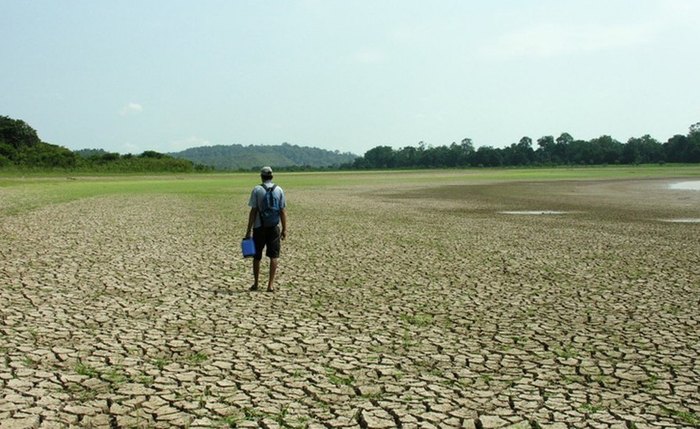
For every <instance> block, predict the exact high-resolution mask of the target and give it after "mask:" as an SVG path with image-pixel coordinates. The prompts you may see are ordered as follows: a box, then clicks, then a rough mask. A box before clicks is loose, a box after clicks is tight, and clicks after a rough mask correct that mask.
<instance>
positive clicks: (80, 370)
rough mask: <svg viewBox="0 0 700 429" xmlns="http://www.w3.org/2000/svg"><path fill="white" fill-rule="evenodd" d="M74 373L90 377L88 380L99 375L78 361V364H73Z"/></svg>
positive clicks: (93, 369)
mask: <svg viewBox="0 0 700 429" xmlns="http://www.w3.org/2000/svg"><path fill="white" fill-rule="evenodd" d="M75 372H76V373H77V374H78V375H84V376H86V377H90V378H93V377H97V376H98V375H99V373H98V372H97V370H96V369H95V368H93V367H91V366H90V365H87V364H85V363H83V362H81V361H78V363H77V364H75Z"/></svg>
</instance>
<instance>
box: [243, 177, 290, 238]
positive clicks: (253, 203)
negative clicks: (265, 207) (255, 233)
mask: <svg viewBox="0 0 700 429" xmlns="http://www.w3.org/2000/svg"><path fill="white" fill-rule="evenodd" d="M274 185H275V184H274V183H272V181H270V180H268V181H267V182H265V186H267V187H268V189H269V188H271V187H272V186H274ZM272 192H274V193H275V195H276V196H277V198H279V200H280V210H281V209H283V208H285V206H286V201H285V199H284V191H283V190H282V188H280V187H279V186H277V187H276V188H275V190H274V191H272ZM263 198H265V188H263V187H262V185H256V186H255V187H254V188H253V192H251V193H250V199H249V200H248V207H251V208H257V209H258V210H260V207H261V206H262V200H263ZM261 226H262V223H261V222H260V216H259V215H258V216H255V224H254V225H253V228H260V227H261Z"/></svg>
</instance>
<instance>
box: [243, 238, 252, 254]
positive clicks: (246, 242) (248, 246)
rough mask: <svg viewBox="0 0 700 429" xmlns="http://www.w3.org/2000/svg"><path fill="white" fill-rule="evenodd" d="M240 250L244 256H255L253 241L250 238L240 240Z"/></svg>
mask: <svg viewBox="0 0 700 429" xmlns="http://www.w3.org/2000/svg"><path fill="white" fill-rule="evenodd" d="M241 251H242V252H243V257H244V258H252V257H253V256H255V242H254V241H253V239H252V238H247V239H243V241H241Z"/></svg>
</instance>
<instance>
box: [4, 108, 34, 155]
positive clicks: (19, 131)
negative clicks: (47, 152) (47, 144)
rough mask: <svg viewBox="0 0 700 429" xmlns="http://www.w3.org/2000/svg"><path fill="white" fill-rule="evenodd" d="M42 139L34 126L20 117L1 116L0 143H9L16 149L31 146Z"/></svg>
mask: <svg viewBox="0 0 700 429" xmlns="http://www.w3.org/2000/svg"><path fill="white" fill-rule="evenodd" d="M40 142H41V140H40V139H39V136H38V135H37V133H36V130H34V128H32V127H30V126H29V125H28V124H27V123H26V122H24V121H22V120H19V119H12V118H9V117H7V116H0V144H2V143H4V144H8V145H10V146H12V147H13V148H15V149H21V148H23V147H31V146H35V145H37V144H39V143H40Z"/></svg>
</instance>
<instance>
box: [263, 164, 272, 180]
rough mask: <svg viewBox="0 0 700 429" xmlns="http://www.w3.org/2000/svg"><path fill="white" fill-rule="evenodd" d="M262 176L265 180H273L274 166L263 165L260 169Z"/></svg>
mask: <svg viewBox="0 0 700 429" xmlns="http://www.w3.org/2000/svg"><path fill="white" fill-rule="evenodd" d="M260 178H261V179H262V180H263V182H265V181H267V180H272V168H270V167H267V166H266V167H263V168H261V169H260Z"/></svg>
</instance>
